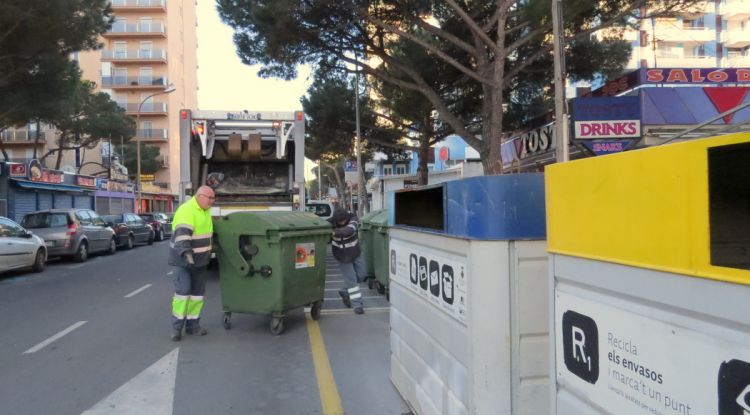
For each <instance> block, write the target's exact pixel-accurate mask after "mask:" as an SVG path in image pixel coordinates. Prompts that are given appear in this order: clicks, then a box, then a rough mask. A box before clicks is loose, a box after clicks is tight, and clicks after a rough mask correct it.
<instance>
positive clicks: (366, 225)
mask: <svg viewBox="0 0 750 415" xmlns="http://www.w3.org/2000/svg"><path fill="white" fill-rule="evenodd" d="M381 212H383V211H382V210H373V211H372V212H370V213H368V214H366V215H364V216H362V219H361V220H360V226H359V242H360V244H361V246H362V255H364V259H365V267H366V269H367V280H368V281H367V285H368V286H369V287H370V289H372V288H373V279H374V278H375V269H374V267H373V265H374V261H373V256H372V253H373V251H374V249H373V246H372V235H373V230H372V222H371V221H372V218H374V217H376V216H378V215H380V213H381Z"/></svg>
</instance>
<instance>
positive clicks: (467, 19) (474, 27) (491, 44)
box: [445, 0, 508, 55]
mask: <svg viewBox="0 0 750 415" xmlns="http://www.w3.org/2000/svg"><path fill="white" fill-rule="evenodd" d="M445 2H446V3H448V5H449V6H450V7H451V8H452V9H453V10H454V11H455V12H456V14H458V16H459V17H460V18H461V20H463V21H464V23H466V25H467V26H468V27H469V29H470V30H471V31H472V32H473V33H474V35H475V36H477V37H479V38H480V39H481V40H482V41H483V42H484V44H485V45H486V46H487V47H488V48H489V49H490V50H491V51H492V52H493V53H494V54H495V55H500V54H501V53H502V50H501V49H500V47H498V46H497V44H496V43H495V41H493V40H492V39H490V37H489V36H488V35H487V33H486V32H485V30H484V29H483V28H481V27H479V25H478V24H477V22H475V21H474V19H472V18H471V16H469V15H468V14H467V13H466V11H465V10H464V9H463V8H461V6H459V5H458V4H457V3H456V2H455V1H454V0H445ZM507 2H508V1H506V2H505V3H507ZM497 7H498V9H497V10H499V12H498V14H499V13H502V8H503V7H504V4H503V5H499V6H497Z"/></svg>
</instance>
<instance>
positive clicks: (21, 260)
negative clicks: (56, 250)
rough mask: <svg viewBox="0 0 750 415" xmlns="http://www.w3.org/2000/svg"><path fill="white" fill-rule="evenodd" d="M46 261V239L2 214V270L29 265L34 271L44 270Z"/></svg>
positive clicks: (0, 228) (0, 241) (0, 267)
mask: <svg viewBox="0 0 750 415" xmlns="http://www.w3.org/2000/svg"><path fill="white" fill-rule="evenodd" d="M45 262H47V248H46V247H45V246H44V240H43V239H42V238H40V237H38V236H37V235H33V234H32V233H31V232H29V231H27V230H26V229H24V228H23V227H21V225H19V224H17V223H16V222H13V221H12V220H10V219H8V218H5V217H2V216H0V272H5V271H9V270H12V269H19V268H29V267H31V269H32V270H33V271H34V272H42V271H44V263H45Z"/></svg>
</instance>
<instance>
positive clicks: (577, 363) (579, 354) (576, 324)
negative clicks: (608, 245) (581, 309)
mask: <svg viewBox="0 0 750 415" xmlns="http://www.w3.org/2000/svg"><path fill="white" fill-rule="evenodd" d="M562 335H563V336H562V337H563V355H564V356H565V367H567V368H568V370H569V371H571V372H572V373H573V374H575V375H576V376H578V377H579V378H581V379H583V380H585V381H586V382H588V383H591V384H595V383H596V381H597V380H598V379H599V329H598V328H597V327H596V322H595V321H594V320H593V319H592V318H591V317H587V316H584V315H583V314H578V313H576V312H575V311H571V310H568V311H566V312H565V313H563V317H562Z"/></svg>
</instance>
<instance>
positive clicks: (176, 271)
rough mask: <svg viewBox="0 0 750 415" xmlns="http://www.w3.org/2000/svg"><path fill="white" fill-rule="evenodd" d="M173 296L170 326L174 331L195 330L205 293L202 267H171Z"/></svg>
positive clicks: (198, 322) (204, 278)
mask: <svg viewBox="0 0 750 415" xmlns="http://www.w3.org/2000/svg"><path fill="white" fill-rule="evenodd" d="M171 274H172V280H173V281H174V297H173V298H172V328H173V329H174V330H175V331H180V330H182V328H183V327H185V330H188V331H192V330H197V329H198V328H199V327H200V315H201V310H202V309H203V295H204V294H205V293H206V274H205V270H203V269H202V268H200V269H199V268H183V267H174V266H173V267H172V272H171Z"/></svg>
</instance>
